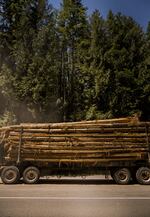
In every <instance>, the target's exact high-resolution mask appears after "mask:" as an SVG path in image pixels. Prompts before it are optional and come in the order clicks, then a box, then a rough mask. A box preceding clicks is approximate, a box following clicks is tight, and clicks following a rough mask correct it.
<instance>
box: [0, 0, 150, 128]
mask: <svg viewBox="0 0 150 217" xmlns="http://www.w3.org/2000/svg"><path fill="white" fill-rule="evenodd" d="M134 113H139V114H140V115H141V117H142V118H143V119H146V120H148V119H150V23H148V27H147V31H146V32H144V31H143V30H142V28H141V27H140V26H139V25H138V24H137V23H136V22H135V21H134V20H133V19H132V18H131V17H127V16H124V15H122V14H121V13H118V14H113V13H112V12H111V11H110V12H109V13H108V16H107V18H106V19H103V17H102V16H101V14H100V12H99V11H98V10H96V11H95V12H93V14H92V15H91V16H87V13H86V8H85V7H84V5H83V4H82V2H81V0H63V1H62V4H61V7H60V10H59V11H58V10H55V9H54V8H53V6H52V5H51V4H50V3H49V1H47V0H17V1H16V0H0V125H4V124H10V123H11V124H12V123H20V122H26V121H28V122H29V121H32V122H33V121H34V122H49V121H69V120H81V119H101V118H112V117H120V116H128V115H133V114H134Z"/></svg>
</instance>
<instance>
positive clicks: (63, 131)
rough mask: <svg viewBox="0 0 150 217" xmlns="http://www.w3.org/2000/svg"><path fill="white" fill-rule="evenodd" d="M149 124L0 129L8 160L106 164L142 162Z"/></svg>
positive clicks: (128, 121)
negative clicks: (126, 161)
mask: <svg viewBox="0 0 150 217" xmlns="http://www.w3.org/2000/svg"><path fill="white" fill-rule="evenodd" d="M149 138H150V122H139V121H137V120H136V119H134V118H120V119H111V120H97V121H81V122H68V123H47V124H46V123H45V124H20V125H14V126H9V127H3V128H1V129H0V142H1V145H2V144H3V145H4V152H5V160H11V161H17V159H18V154H19V155H20V160H28V161H47V162H107V161H119V160H138V159H142V158H143V157H144V156H145V155H147V153H148V152H149Z"/></svg>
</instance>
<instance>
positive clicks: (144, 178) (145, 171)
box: [136, 167, 150, 185]
mask: <svg viewBox="0 0 150 217" xmlns="http://www.w3.org/2000/svg"><path fill="white" fill-rule="evenodd" d="M136 179H137V181H138V183H139V184H142V185H149V184H150V169H149V168H148V167H140V168H139V169H138V170H137V172H136Z"/></svg>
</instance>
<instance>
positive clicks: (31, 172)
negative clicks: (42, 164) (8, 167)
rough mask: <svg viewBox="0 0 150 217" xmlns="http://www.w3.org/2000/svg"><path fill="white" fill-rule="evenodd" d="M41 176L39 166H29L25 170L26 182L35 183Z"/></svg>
mask: <svg viewBox="0 0 150 217" xmlns="http://www.w3.org/2000/svg"><path fill="white" fill-rule="evenodd" d="M39 178H40V171H39V169H38V168H37V167H27V168H26V169H25V170H24V172H23V181H24V182H25V183H26V184H35V183H37V182H38V180H39Z"/></svg>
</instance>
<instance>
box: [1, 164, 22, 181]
mask: <svg viewBox="0 0 150 217" xmlns="http://www.w3.org/2000/svg"><path fill="white" fill-rule="evenodd" d="M19 179H20V172H19V169H18V168H17V167H16V166H6V167H4V168H3V170H2V172H1V180H2V182H3V183H5V184H16V183H17V182H18V181H19Z"/></svg>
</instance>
